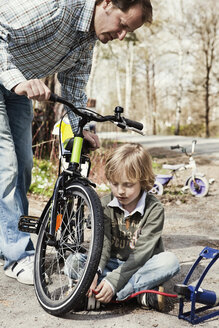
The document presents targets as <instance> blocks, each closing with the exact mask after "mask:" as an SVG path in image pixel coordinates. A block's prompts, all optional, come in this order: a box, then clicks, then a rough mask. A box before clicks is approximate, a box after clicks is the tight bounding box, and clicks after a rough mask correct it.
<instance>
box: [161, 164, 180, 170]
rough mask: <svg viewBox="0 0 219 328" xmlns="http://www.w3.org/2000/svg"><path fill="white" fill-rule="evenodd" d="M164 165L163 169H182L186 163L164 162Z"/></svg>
mask: <svg viewBox="0 0 219 328" xmlns="http://www.w3.org/2000/svg"><path fill="white" fill-rule="evenodd" d="M162 167H163V169H167V170H172V171H177V170H179V169H181V168H182V167H185V165H184V164H176V165H170V164H163V166H162Z"/></svg>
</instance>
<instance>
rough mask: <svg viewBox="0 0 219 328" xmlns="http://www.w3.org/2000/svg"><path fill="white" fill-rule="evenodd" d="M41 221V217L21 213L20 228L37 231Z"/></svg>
mask: <svg viewBox="0 0 219 328" xmlns="http://www.w3.org/2000/svg"><path fill="white" fill-rule="evenodd" d="M38 223H39V217H37V216H28V215H21V216H20V219H19V221H18V229H19V230H20V231H23V232H30V233H36V232H37V227H38Z"/></svg>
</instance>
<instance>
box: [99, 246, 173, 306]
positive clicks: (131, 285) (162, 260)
mask: <svg viewBox="0 0 219 328" xmlns="http://www.w3.org/2000/svg"><path fill="white" fill-rule="evenodd" d="M122 263H124V262H123V261H120V260H118V259H116V258H111V259H110V260H109V261H108V263H107V265H106V267H105V269H104V272H103V274H102V275H101V277H100V279H103V278H104V277H106V278H107V274H108V273H109V272H112V271H113V270H115V269H116V268H118V267H119V266H120V265H122ZM177 272H179V262H178V259H177V258H176V256H175V255H174V254H173V253H171V252H162V253H159V254H157V255H154V256H153V257H152V258H151V259H150V260H148V261H147V262H146V263H145V264H144V265H143V266H142V267H141V268H140V269H139V270H138V271H137V272H136V273H135V274H134V275H133V276H132V277H131V278H130V279H129V281H128V282H127V284H126V285H125V286H124V287H123V288H122V289H121V290H119V291H118V292H117V293H116V300H118V301H121V300H124V299H126V298H127V297H128V296H129V295H131V294H133V293H136V292H139V291H141V290H144V289H152V288H155V287H157V286H160V285H162V284H163V283H164V282H166V281H168V280H169V279H170V278H172V277H173V276H174V275H175V274H176V273H177Z"/></svg>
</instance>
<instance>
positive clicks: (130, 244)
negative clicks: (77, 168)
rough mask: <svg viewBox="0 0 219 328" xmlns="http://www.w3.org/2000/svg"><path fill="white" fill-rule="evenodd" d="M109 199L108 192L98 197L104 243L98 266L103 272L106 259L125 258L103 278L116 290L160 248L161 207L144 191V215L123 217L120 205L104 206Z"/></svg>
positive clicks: (161, 248) (162, 222)
mask: <svg viewBox="0 0 219 328" xmlns="http://www.w3.org/2000/svg"><path fill="white" fill-rule="evenodd" d="M112 198H113V196H112V194H110V195H107V196H104V197H103V198H102V205H103V209H104V245H103V250H102V255H101V259H100V264H99V267H100V269H101V270H102V271H103V270H104V268H105V266H106V264H107V262H108V260H109V259H110V258H118V259H120V260H122V261H125V262H124V263H123V264H122V265H121V266H119V267H118V268H117V269H115V270H113V271H112V272H110V273H108V275H107V277H106V280H107V281H109V283H111V284H112V286H113V287H114V289H115V292H118V291H119V290H121V289H122V288H123V287H124V286H125V284H126V283H127V282H128V280H129V279H130V278H131V277H132V275H133V274H134V273H135V272H136V271H137V270H138V269H140V268H141V267H142V266H143V265H144V264H145V262H146V261H148V260H149V259H150V258H151V257H152V256H153V255H155V254H158V253H160V252H163V251H164V247H163V242H162V238H161V233H162V229H163V224H164V209H163V206H162V204H161V203H160V202H159V201H158V200H157V199H156V197H154V196H153V195H151V194H147V196H146V201H145V210H144V215H143V216H141V214H140V213H138V212H136V213H134V214H133V215H132V216H130V217H128V218H127V217H126V219H124V212H123V211H122V210H121V209H120V208H117V207H108V206H107V204H108V203H109V202H110V201H111V200H112Z"/></svg>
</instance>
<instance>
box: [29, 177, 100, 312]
mask: <svg viewBox="0 0 219 328" xmlns="http://www.w3.org/2000/svg"><path fill="white" fill-rule="evenodd" d="M50 212H51V208H48V210H47V212H46V213H45V216H44V219H43V223H42V226H41V229H40V231H39V237H38V242H37V246H36V255H35V268H34V279H35V292H36V296H37V298H38V301H39V302H40V304H41V306H42V307H43V308H44V309H45V310H46V311H47V312H49V313H50V314H53V315H56V316H61V315H63V314H65V313H67V312H69V311H70V310H72V309H74V307H75V306H76V305H77V304H78V302H80V299H81V298H83V297H84V296H85V294H86V292H87V291H88V289H89V287H90V285H91V283H92V281H93V278H94V275H95V273H96V271H97V268H98V264H99V260H100V256H101V251H102V245H103V212H102V206H101V203H100V200H99V197H98V196H97V194H96V192H95V191H94V190H93V189H92V188H91V187H90V186H85V185H83V184H80V183H73V182H72V183H69V185H68V186H67V188H66V189H65V190H64V191H63V192H60V193H59V196H58V199H57V204H56V213H57V214H56V233H55V240H54V241H53V240H52V241H51V239H50V238H49V236H48V231H49V226H50Z"/></svg>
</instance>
